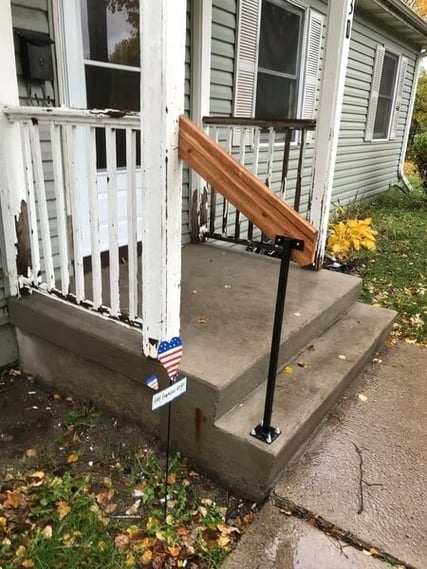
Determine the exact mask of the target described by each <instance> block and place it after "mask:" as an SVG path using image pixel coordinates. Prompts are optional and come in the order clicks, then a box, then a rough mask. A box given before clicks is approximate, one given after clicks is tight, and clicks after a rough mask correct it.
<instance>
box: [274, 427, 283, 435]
mask: <svg viewBox="0 0 427 569" xmlns="http://www.w3.org/2000/svg"><path fill="white" fill-rule="evenodd" d="M274 432H275V433H276V435H280V434H281V432H282V431H281V430H280V429H279V427H276V428H275V429H274Z"/></svg>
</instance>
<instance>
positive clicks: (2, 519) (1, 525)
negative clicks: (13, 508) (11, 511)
mask: <svg viewBox="0 0 427 569" xmlns="http://www.w3.org/2000/svg"><path fill="white" fill-rule="evenodd" d="M6 524H7V519H6V518H5V517H4V516H0V528H5V527H6Z"/></svg>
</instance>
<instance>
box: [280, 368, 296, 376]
mask: <svg viewBox="0 0 427 569" xmlns="http://www.w3.org/2000/svg"><path fill="white" fill-rule="evenodd" d="M283 371H284V372H285V373H287V374H288V375H291V373H293V372H294V368H293V367H292V366H286V367H284V368H283Z"/></svg>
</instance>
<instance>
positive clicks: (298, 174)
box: [294, 129, 306, 212]
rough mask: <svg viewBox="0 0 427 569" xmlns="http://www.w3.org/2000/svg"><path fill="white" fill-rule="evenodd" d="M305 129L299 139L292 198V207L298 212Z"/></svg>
mask: <svg viewBox="0 0 427 569" xmlns="http://www.w3.org/2000/svg"><path fill="white" fill-rule="evenodd" d="M305 135H306V131H305V129H302V131H301V141H300V149H299V157H298V169H297V184H296V187H295V198H294V209H295V211H298V212H299V208H300V202H301V189H302V169H303V163H304V148H305Z"/></svg>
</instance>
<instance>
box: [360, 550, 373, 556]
mask: <svg viewBox="0 0 427 569" xmlns="http://www.w3.org/2000/svg"><path fill="white" fill-rule="evenodd" d="M362 552H363V553H364V554H365V555H367V556H368V557H369V556H370V555H372V553H371V552H370V551H368V550H367V549H362Z"/></svg>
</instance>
